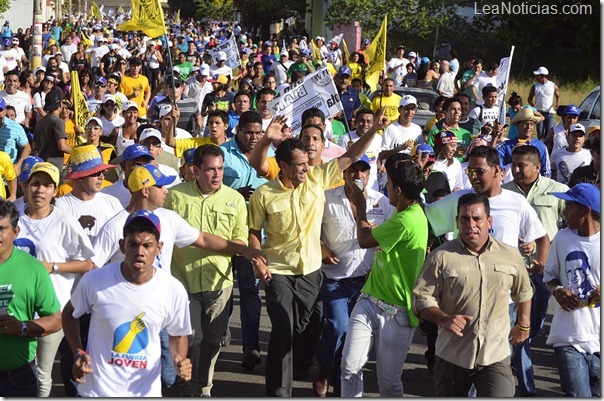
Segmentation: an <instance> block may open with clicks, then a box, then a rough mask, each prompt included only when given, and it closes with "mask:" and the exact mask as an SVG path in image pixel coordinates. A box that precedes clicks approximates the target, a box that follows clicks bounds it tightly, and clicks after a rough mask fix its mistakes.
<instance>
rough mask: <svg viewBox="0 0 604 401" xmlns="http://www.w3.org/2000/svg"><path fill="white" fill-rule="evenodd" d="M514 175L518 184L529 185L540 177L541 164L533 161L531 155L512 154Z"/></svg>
mask: <svg viewBox="0 0 604 401" xmlns="http://www.w3.org/2000/svg"><path fill="white" fill-rule="evenodd" d="M511 167H512V176H513V177H514V182H515V183H516V184H518V185H529V184H532V183H533V182H535V181H536V180H537V178H538V177H539V170H540V169H541V164H539V163H537V164H535V163H534V162H533V161H531V158H530V156H529V155H512V165H511Z"/></svg>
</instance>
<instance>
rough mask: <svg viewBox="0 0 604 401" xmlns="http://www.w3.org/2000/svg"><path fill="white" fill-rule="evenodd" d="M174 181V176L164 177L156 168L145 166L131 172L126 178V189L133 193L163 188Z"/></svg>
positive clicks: (151, 165)
mask: <svg viewBox="0 0 604 401" xmlns="http://www.w3.org/2000/svg"><path fill="white" fill-rule="evenodd" d="M175 179H176V176H175V175H170V176H168V175H164V174H163V173H162V172H161V171H160V170H159V168H157V166H154V165H153V164H145V165H144V166H137V167H135V168H134V170H132V173H130V176H129V177H128V189H130V192H133V193H134V192H138V191H140V190H142V189H143V188H150V187H163V186H166V185H170V184H172V183H173V182H174V180H175Z"/></svg>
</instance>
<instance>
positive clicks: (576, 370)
mask: <svg viewBox="0 0 604 401" xmlns="http://www.w3.org/2000/svg"><path fill="white" fill-rule="evenodd" d="M554 351H555V352H556V358H557V359H558V371H559V372H560V384H561V385H562V391H564V394H566V396H567V397H599V396H600V353H599V352H597V353H595V354H585V353H582V352H579V351H577V350H576V349H575V348H574V347H572V346H570V345H569V346H565V347H554Z"/></svg>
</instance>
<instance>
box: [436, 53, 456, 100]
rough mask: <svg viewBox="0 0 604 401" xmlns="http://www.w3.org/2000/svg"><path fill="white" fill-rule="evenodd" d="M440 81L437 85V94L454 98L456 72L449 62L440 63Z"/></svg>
mask: <svg viewBox="0 0 604 401" xmlns="http://www.w3.org/2000/svg"><path fill="white" fill-rule="evenodd" d="M440 69H441V74H440V79H439V80H438V83H437V84H436V93H438V94H439V95H442V96H444V97H447V98H448V97H453V95H454V94H455V72H453V71H451V67H450V65H449V62H448V61H447V60H443V61H442V62H441V63H440Z"/></svg>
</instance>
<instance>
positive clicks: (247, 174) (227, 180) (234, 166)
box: [220, 137, 275, 189]
mask: <svg viewBox="0 0 604 401" xmlns="http://www.w3.org/2000/svg"><path fill="white" fill-rule="evenodd" d="M220 147H221V148H222V150H223V151H224V179H223V180H222V182H223V183H224V184H225V185H228V186H229V187H231V188H234V189H239V188H242V187H246V186H248V185H251V186H252V188H254V189H255V188H258V187H259V186H260V185H262V184H264V183H265V182H266V181H267V180H266V179H265V178H262V177H260V176H258V173H257V172H256V170H255V169H254V168H253V167H252V166H251V165H250V163H249V161H248V159H247V157H245V155H244V154H243V152H242V151H241V148H239V144H238V143H237V137H235V138H233V139H232V140H230V141H228V142H225V143H223V144H222V145H220ZM274 154H275V153H274V152H273V151H272V149H269V150H268V156H269V157H270V156H274Z"/></svg>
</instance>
